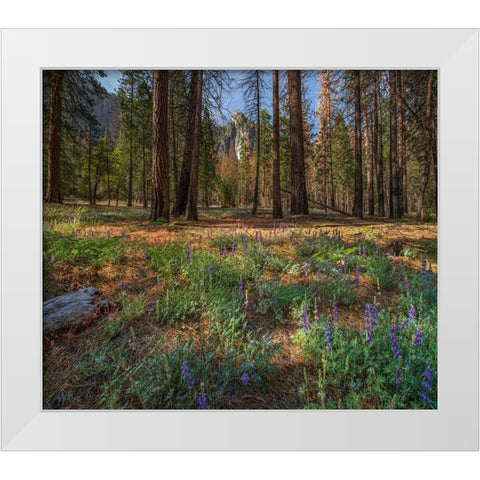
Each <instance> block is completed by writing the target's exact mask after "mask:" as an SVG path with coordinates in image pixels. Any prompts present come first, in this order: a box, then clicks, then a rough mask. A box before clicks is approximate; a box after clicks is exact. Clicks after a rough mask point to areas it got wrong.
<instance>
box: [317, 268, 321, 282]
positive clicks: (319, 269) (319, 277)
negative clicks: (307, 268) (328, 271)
mask: <svg viewBox="0 0 480 480" xmlns="http://www.w3.org/2000/svg"><path fill="white" fill-rule="evenodd" d="M317 277H318V279H319V280H321V279H322V266H321V265H319V266H318V267H317Z"/></svg>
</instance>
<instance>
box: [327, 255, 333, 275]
mask: <svg viewBox="0 0 480 480" xmlns="http://www.w3.org/2000/svg"><path fill="white" fill-rule="evenodd" d="M328 274H329V275H330V277H333V268H332V261H331V260H330V258H329V259H328Z"/></svg>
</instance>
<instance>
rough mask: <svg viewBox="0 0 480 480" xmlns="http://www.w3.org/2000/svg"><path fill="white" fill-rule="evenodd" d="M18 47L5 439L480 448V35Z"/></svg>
mask: <svg viewBox="0 0 480 480" xmlns="http://www.w3.org/2000/svg"><path fill="white" fill-rule="evenodd" d="M2 36H3V38H2V40H3V42H2V45H3V51H2V104H3V119H4V122H3V127H2V139H3V140H2V158H3V162H2V192H3V195H2V198H3V215H2V227H3V228H2V265H3V268H2V273H3V276H2V278H3V281H2V448H3V449H6V450H476V449H478V218H477V216H476V215H470V216H468V219H467V220H466V219H465V216H464V215H463V214H462V212H465V211H466V210H465V209H466V208H471V207H472V205H473V206H474V207H473V208H474V211H475V209H476V207H477V206H478V31H477V30H468V29H465V30H462V29H459V30H440V29H439V30H421V29H419V30H396V29H393V30H381V29H380V30H368V29H365V30H362V29H359V30H353V29H350V30H334V29H332V30H315V29H311V30H309V29H306V30H296V29H291V30H281V29H271V30H261V29H257V30H255V29H254V30H246V29H231V30H227V29H212V30H208V29H198V30H195V29H189V30H182V29H166V30H149V29H145V30H88V29H85V30H82V29H78V30H77V29H72V30H14V29H12V30H4V31H3V32H2ZM99 46H101V48H99ZM477 213H478V212H477Z"/></svg>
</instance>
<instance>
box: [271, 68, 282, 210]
mask: <svg viewBox="0 0 480 480" xmlns="http://www.w3.org/2000/svg"><path fill="white" fill-rule="evenodd" d="M272 90H273V166H272V173H273V175H272V177H273V178H272V187H273V193H272V198H273V218H283V212H282V194H281V190H280V107H279V93H278V92H279V89H278V70H273V72H272Z"/></svg>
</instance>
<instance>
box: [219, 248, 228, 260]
mask: <svg viewBox="0 0 480 480" xmlns="http://www.w3.org/2000/svg"><path fill="white" fill-rule="evenodd" d="M220 257H222V260H225V259H226V258H227V249H226V248H225V247H223V248H221V249H220Z"/></svg>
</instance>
